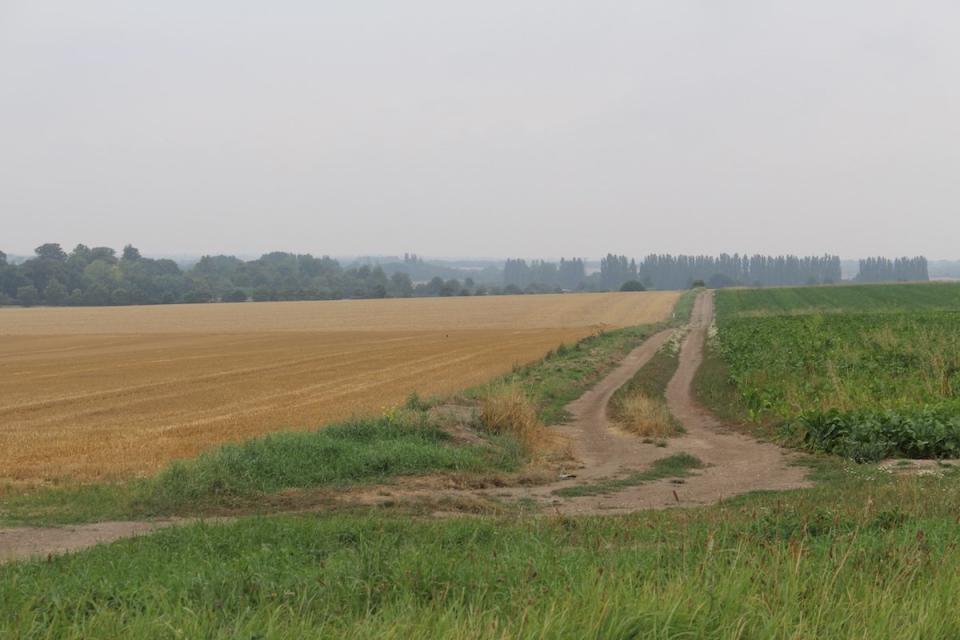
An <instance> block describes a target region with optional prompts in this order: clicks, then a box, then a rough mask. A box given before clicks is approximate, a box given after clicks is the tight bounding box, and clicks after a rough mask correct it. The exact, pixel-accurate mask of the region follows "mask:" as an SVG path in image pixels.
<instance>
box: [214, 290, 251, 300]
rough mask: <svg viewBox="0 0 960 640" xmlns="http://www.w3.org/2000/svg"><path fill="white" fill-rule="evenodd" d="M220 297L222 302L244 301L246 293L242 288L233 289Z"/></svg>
mask: <svg viewBox="0 0 960 640" xmlns="http://www.w3.org/2000/svg"><path fill="white" fill-rule="evenodd" d="M220 299H221V300H222V301H223V302H246V301H247V294H246V292H245V291H243V289H234V290H233V291H231V292H230V293H228V294H226V295H225V296H223V297H222V298H220Z"/></svg>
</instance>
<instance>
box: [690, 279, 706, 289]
mask: <svg viewBox="0 0 960 640" xmlns="http://www.w3.org/2000/svg"><path fill="white" fill-rule="evenodd" d="M706 286H707V283H706V282H704V281H703V280H694V281H693V282H691V283H690V288H691V289H702V288H704V287H706Z"/></svg>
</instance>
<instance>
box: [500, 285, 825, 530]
mask: <svg viewBox="0 0 960 640" xmlns="http://www.w3.org/2000/svg"><path fill="white" fill-rule="evenodd" d="M712 318H713V296H712V294H711V293H710V292H705V293H703V294H701V295H700V296H699V297H698V298H697V301H696V305H695V306H694V310H693V316H692V318H691V322H690V327H689V332H688V333H687V336H686V338H685V340H684V342H683V347H682V350H681V352H680V365H679V367H678V369H677V372H676V374H675V375H674V377H673V379H672V380H671V381H670V384H669V386H668V387H667V393H666V396H667V404H668V406H669V408H670V411H671V413H673V415H674V416H675V417H676V418H677V419H678V420H679V421H680V422H681V423H682V424H683V426H684V429H686V433H685V434H683V435H682V436H680V437H675V438H670V439H669V440H667V445H666V446H665V447H659V446H656V445H655V444H645V443H643V442H642V440H641V439H640V438H638V437H637V436H635V435H632V434H628V433H624V432H621V431H619V430H616V429H615V428H613V427H612V426H611V425H610V423H609V421H608V419H607V411H606V408H607V402H608V401H609V399H610V397H611V396H612V395H613V393H614V392H615V391H616V390H617V389H618V388H619V387H620V386H621V385H622V384H623V383H625V382H626V381H627V380H629V379H630V377H632V376H633V374H634V373H635V372H636V371H637V370H638V369H640V367H642V366H643V365H644V364H645V363H646V362H647V361H648V360H649V359H650V358H651V357H652V356H653V354H654V353H656V350H657V349H658V348H659V347H660V346H661V345H662V344H663V343H664V342H666V340H667V339H668V338H669V332H663V333H660V334H657V335H655V336H653V337H651V338H650V340H648V341H647V342H646V343H644V344H643V345H642V346H640V347H639V348H638V349H636V350H635V351H634V352H633V353H631V354H630V356H628V358H627V359H626V360H625V361H624V363H623V365H622V366H621V367H620V368H619V369H617V370H616V371H614V372H613V373H612V374H610V375H609V376H608V377H607V378H606V379H604V380H603V381H601V382H600V384H598V385H597V386H595V387H594V388H593V389H591V390H590V391H589V392H587V393H586V394H584V395H583V396H581V397H580V398H579V399H578V400H576V401H575V402H573V403H571V405H570V407H569V409H570V411H571V413H573V415H574V418H575V419H574V420H573V421H572V423H571V425H570V426H569V427H565V428H564V429H565V430H566V432H567V433H568V435H569V437H570V438H571V439H572V441H573V443H574V452H575V454H576V457H577V458H578V460H579V461H580V463H581V464H582V468H580V469H577V470H571V472H570V473H572V474H576V476H577V477H576V478H574V479H569V480H565V481H562V482H557V483H553V484H548V485H540V486H536V487H530V488H523V489H509V490H498V491H496V492H494V495H496V496H499V497H502V498H507V497H510V498H517V497H523V498H528V499H533V500H536V501H537V502H539V503H548V504H550V508H551V510H556V511H559V512H561V513H568V514H599V513H629V512H632V511H638V510H642V509H660V508H666V507H675V506H693V505H702V504H711V503H714V502H717V501H719V500H722V499H724V498H729V497H731V496H735V495H738V494H742V493H747V492H750V491H757V490H786V489H794V488H799V487H805V486H810V483H809V482H808V481H806V479H805V476H806V471H805V469H803V468H802V467H799V466H796V465H795V464H793V463H794V462H795V460H796V454H793V453H792V452H789V451H788V450H786V449H783V448H781V447H778V446H777V445H775V444H772V443H766V442H759V441H757V440H754V439H753V438H750V437H747V436H745V435H743V434H740V433H737V432H734V431H732V430H729V429H726V428H724V426H723V425H722V423H721V422H720V421H719V420H717V419H716V418H715V417H714V416H712V415H711V414H710V413H709V412H708V411H706V410H705V409H704V408H702V407H701V406H700V405H699V404H698V403H697V402H696V400H694V398H693V392H692V388H691V384H692V382H693V377H694V374H696V372H697V369H698V368H699V367H700V363H701V361H702V359H703V345H704V342H705V340H706V335H707V330H708V329H709V326H710V323H711V320H712ZM678 453H689V454H692V455H694V456H696V457H697V458H699V459H700V460H701V461H703V462H704V463H705V464H706V465H707V467H706V468H705V469H702V470H699V471H697V472H696V474H697V475H695V476H693V477H689V478H686V479H684V480H683V482H682V483H681V484H678V483H676V482H673V481H671V480H669V479H667V480H660V481H656V482H651V483H647V484H642V485H638V486H634V487H628V488H625V489H623V490H620V491H617V492H614V493H610V494H606V495H595V496H583V497H571V498H560V497H557V496H556V495H554V491H556V490H557V489H561V488H565V487H573V486H576V485H579V484H585V483H590V482H595V481H598V480H602V479H608V478H611V477H622V476H626V475H628V474H630V473H632V472H637V471H643V470H644V469H645V468H647V467H649V466H650V465H651V464H652V463H653V462H655V461H656V460H659V459H661V458H665V457H667V456H670V455H673V454H678Z"/></svg>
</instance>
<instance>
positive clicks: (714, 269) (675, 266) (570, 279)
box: [503, 253, 841, 290]
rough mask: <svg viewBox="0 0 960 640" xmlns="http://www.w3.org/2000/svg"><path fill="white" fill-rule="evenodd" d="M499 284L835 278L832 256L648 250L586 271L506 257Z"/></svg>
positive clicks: (665, 284)
mask: <svg viewBox="0 0 960 640" xmlns="http://www.w3.org/2000/svg"><path fill="white" fill-rule="evenodd" d="M503 275H504V283H505V284H506V285H515V286H517V287H520V288H523V289H525V290H528V289H531V288H536V287H538V286H540V287H559V288H561V289H567V290H616V289H622V288H625V287H626V288H629V289H631V290H637V289H640V288H646V289H687V288H689V287H691V286H692V285H693V284H694V283H700V282H702V283H703V284H705V285H706V286H709V287H713V288H720V287H731V286H739V285H743V286H775V285H783V286H787V285H804V284H830V283H834V282H840V279H841V272H840V258H839V257H838V256H829V255H825V256H807V257H798V256H793V255H786V256H762V255H754V256H747V255H740V254H733V255H730V254H721V255H720V256H716V257H715V256H702V255H701V256H688V255H679V256H674V255H669V254H651V255H648V256H647V257H646V258H644V259H643V260H642V261H641V262H639V263H638V262H637V261H636V260H635V259H633V258H628V257H627V256H624V255H615V254H612V253H610V254H607V255H606V256H605V257H604V258H602V259H601V260H600V270H599V271H598V272H595V273H591V274H589V275H588V274H587V273H586V269H585V268H584V262H583V260H581V259H578V258H574V259H573V260H566V259H563V258H561V260H560V262H559V264H557V263H550V262H544V261H542V260H540V261H536V260H535V261H533V262H531V263H530V264H527V262H526V261H525V260H517V259H511V260H507V263H506V265H505V267H504V274H503Z"/></svg>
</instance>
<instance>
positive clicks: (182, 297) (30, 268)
mask: <svg viewBox="0 0 960 640" xmlns="http://www.w3.org/2000/svg"><path fill="white" fill-rule="evenodd" d="M397 266H398V267H400V266H402V267H406V268H407V269H409V270H411V271H414V272H415V273H418V274H419V273H424V274H427V273H429V272H430V271H429V269H430V265H429V264H428V263H425V262H424V261H423V259H422V258H420V257H419V256H416V255H414V254H407V255H405V256H404V260H403V263H402V265H397ZM599 266H600V268H599V270H598V271H595V272H593V273H589V274H588V273H587V264H586V262H585V260H584V259H582V258H569V259H568V258H561V259H560V261H559V262H548V261H544V260H533V261H530V262H527V261H526V260H523V259H509V260H507V261H506V263H505V265H504V269H503V285H502V286H496V285H489V284H484V283H477V282H475V281H474V278H473V277H470V276H467V277H464V278H463V279H462V280H461V279H459V278H456V277H449V278H442V277H439V276H435V277H432V278H431V279H430V280H429V281H427V280H426V279H425V278H424V280H423V281H421V282H416V283H415V282H414V280H413V279H412V278H411V276H410V274H409V273H406V272H405V271H400V270H395V269H390V270H389V271H387V270H384V268H383V267H381V266H379V265H371V264H361V265H355V266H352V267H347V268H345V267H343V266H342V265H341V264H340V263H339V262H338V261H337V260H334V259H333V258H330V257H329V256H322V257H319V258H318V257H314V256H312V255H310V254H293V253H284V252H273V253H267V254H264V255H262V256H261V257H259V258H257V259H255V260H242V259H240V258H236V257H234V256H225V255H218V256H204V257H203V258H201V259H200V261H199V262H197V263H196V264H195V265H193V266H192V267H190V268H189V269H181V267H180V266H179V265H178V264H177V263H176V262H174V261H173V260H168V259H151V258H146V257H144V256H142V255H141V254H140V251H138V250H137V249H136V248H135V247H133V246H131V245H127V246H126V247H124V248H123V250H122V251H121V252H120V253H119V254H118V252H117V251H115V250H114V249H112V248H110V247H92V248H91V247H87V246H86V245H82V244H80V245H77V246H76V247H75V248H74V249H73V250H72V251H71V252H70V253H67V252H66V251H64V250H63V249H62V248H61V246H60V245H59V244H56V243H48V244H44V245H41V246H39V247H37V248H36V249H35V251H34V256H33V257H32V258H29V259H27V260H25V261H24V262H22V263H20V264H16V265H15V264H10V263H9V262H8V260H7V256H6V255H5V254H4V253H3V252H2V251H0V304H8V305H9V304H20V305H24V306H31V305H36V304H45V305H53V306H60V305H74V306H103V305H127V304H170V303H181V302H186V303H196V302H244V301H247V300H254V301H268V300H335V299H340V298H387V297H411V296H470V295H497V294H517V293H546V292H553V291H610V290H618V289H619V290H628V291H639V290H643V289H686V288H689V287H691V286H693V285H694V284H704V285H706V286H708V287H711V288H721V287H728V286H741V285H742V286H792V285H805V284H831V283H835V282H840V280H841V272H840V258H839V257H837V256H831V255H824V256H807V257H799V256H793V255H785V256H763V255H753V256H747V255H740V254H732V255H730V254H721V255H720V256H703V255H700V256H692V255H678V256H674V255H670V254H651V255H648V256H647V257H646V258H644V259H643V260H641V261H640V262H639V263H638V262H637V261H636V260H635V259H632V258H627V257H626V256H624V255H615V254H607V255H606V256H605V257H604V258H602V259H601V260H600V265H599ZM434 272H436V271H434ZM444 272H445V273H447V272H449V274H450V275H453V274H457V273H458V272H457V271H456V270H453V269H446V270H444ZM928 279H929V275H928V265H927V260H926V258H923V257H916V258H897V259H895V260H890V259H887V258H868V259H866V260H861V261H860V274H859V275H858V276H857V278H856V280H857V281H859V282H888V281H915V280H928Z"/></svg>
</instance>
